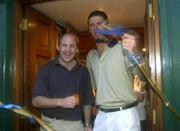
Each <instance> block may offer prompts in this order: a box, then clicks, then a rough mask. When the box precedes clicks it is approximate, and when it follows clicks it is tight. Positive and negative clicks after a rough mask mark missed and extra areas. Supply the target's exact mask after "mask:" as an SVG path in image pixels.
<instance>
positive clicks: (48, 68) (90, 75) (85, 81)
mask: <svg viewBox="0 0 180 131" xmlns="http://www.w3.org/2000/svg"><path fill="white" fill-rule="evenodd" d="M106 24H108V17H107V15H106V14H105V13H104V12H103V11H93V12H91V13H90V15H89V17H88V27H89V31H90V33H91V35H92V36H93V38H94V39H95V41H96V49H92V50H91V51H90V52H89V53H88V55H87V60H86V61H87V63H86V66H84V65H81V64H80V63H79V62H78V61H77V60H76V58H75V56H76V52H77V50H78V47H77V46H78V39H77V37H76V35H74V34H73V33H65V34H64V35H63V36H62V37H61V39H60V41H59V47H58V50H59V56H58V57H57V58H56V59H55V60H52V61H50V62H49V63H47V64H46V65H44V66H43V67H42V68H41V70H40V71H39V73H38V76H37V80H36V84H35V87H34V90H33V105H34V106H35V107H37V108H39V109H40V111H41V117H42V119H43V120H44V121H46V122H47V123H48V124H49V126H50V127H52V128H53V130H55V131H92V130H94V131H140V121H139V116H138V113H137V110H136V109H135V106H136V105H137V103H138V102H137V96H136V94H135V92H134V89H133V77H132V73H131V72H130V71H129V67H128V65H127V64H128V62H129V63H131V62H130V61H128V60H126V55H125V53H124V48H123V44H122V43H119V42H118V41H115V42H114V44H110V43H109V42H111V41H109V39H108V38H107V37H106V36H105V35H102V34H99V33H97V32H96V30H97V29H99V28H103V26H104V25H106ZM126 61H128V62H126ZM92 87H96V102H95V103H96V106H98V109H99V111H98V114H97V116H96V119H95V123H94V127H93V129H92V126H91V116H92V114H91V112H92V107H91V105H92V104H93V103H94V97H93V92H92ZM140 92H141V90H140ZM76 94H78V98H77V95H76ZM82 121H83V122H82ZM41 130H43V129H41Z"/></svg>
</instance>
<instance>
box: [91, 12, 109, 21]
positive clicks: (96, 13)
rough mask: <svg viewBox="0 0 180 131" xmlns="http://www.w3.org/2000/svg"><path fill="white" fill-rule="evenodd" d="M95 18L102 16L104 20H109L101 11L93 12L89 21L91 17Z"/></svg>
mask: <svg viewBox="0 0 180 131" xmlns="http://www.w3.org/2000/svg"><path fill="white" fill-rule="evenodd" d="M94 16H100V17H102V18H103V19H104V20H108V16H107V14H106V13H105V12H103V11H101V10H95V11H93V12H91V13H90V14H89V16H88V21H89V19H90V18H91V17H94Z"/></svg>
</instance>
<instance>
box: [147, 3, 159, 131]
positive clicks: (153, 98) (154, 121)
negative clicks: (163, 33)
mask: <svg viewBox="0 0 180 131" xmlns="http://www.w3.org/2000/svg"><path fill="white" fill-rule="evenodd" d="M146 9H147V12H146V13H147V14H146V15H147V16H146V17H147V18H146V19H147V31H146V35H147V47H148V55H149V65H150V68H151V78H152V80H153V81H154V82H155V83H156V85H157V87H158V89H159V90H160V91H162V80H161V55H160V32H159V14H158V1H157V0H147V2H146ZM149 99H150V103H147V104H148V108H149V109H148V113H149V116H147V117H148V119H150V121H151V122H150V123H148V124H149V126H150V131H163V119H162V118H163V107H162V101H161V99H160V98H159V97H158V96H157V94H156V93H155V92H154V91H153V90H151V89H150V98H149Z"/></svg>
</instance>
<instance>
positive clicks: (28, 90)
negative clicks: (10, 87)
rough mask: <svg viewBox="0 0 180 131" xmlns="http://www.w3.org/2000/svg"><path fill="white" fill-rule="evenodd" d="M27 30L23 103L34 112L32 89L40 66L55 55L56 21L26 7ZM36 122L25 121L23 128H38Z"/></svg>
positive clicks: (33, 130) (35, 111) (33, 129)
mask: <svg viewBox="0 0 180 131" xmlns="http://www.w3.org/2000/svg"><path fill="white" fill-rule="evenodd" d="M26 15H27V19H28V30H27V31H26V33H25V57H24V58H25V59H24V61H25V62H24V64H25V65H24V67H25V73H27V74H25V80H24V81H25V88H24V104H25V105H27V107H28V109H29V110H30V111H32V112H34V113H36V114H38V111H37V110H36V109H35V108H34V107H33V106H32V90H33V86H34V83H35V79H36V75H37V72H38V70H39V69H40V67H41V66H42V65H43V64H45V63H47V62H48V61H49V60H50V59H53V58H54V57H55V55H56V42H57V30H56V23H55V22H54V21H53V20H51V19H50V18H48V17H47V16H44V15H43V14H41V13H40V12H38V11H36V10H34V9H33V8H31V7H27V8H26ZM38 127H39V126H38V124H35V125H30V123H28V122H26V124H25V127H24V128H25V129H24V130H26V131H28V130H32V131H35V130H38V129H39V128H38Z"/></svg>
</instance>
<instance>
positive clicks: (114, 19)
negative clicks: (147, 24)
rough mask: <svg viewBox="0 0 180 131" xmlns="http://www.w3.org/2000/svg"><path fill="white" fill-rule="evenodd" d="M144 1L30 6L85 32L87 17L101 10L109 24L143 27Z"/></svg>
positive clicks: (74, 0)
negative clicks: (106, 15) (94, 11)
mask: <svg viewBox="0 0 180 131" xmlns="http://www.w3.org/2000/svg"><path fill="white" fill-rule="evenodd" d="M145 2H146V0H62V1H52V2H45V3H40V4H35V5H32V7H33V8H35V9H37V10H39V11H40V12H42V13H43V14H46V15H47V16H49V17H50V18H52V19H54V20H56V21H62V22H63V23H66V22H69V23H71V24H72V25H73V26H74V27H75V29H76V30H77V31H86V30H87V16H88V14H89V13H90V12H91V11H93V10H97V9H100V10H103V11H105V12H106V13H107V14H108V17H109V20H110V23H111V24H113V25H122V26H127V27H142V26H144V15H145Z"/></svg>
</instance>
